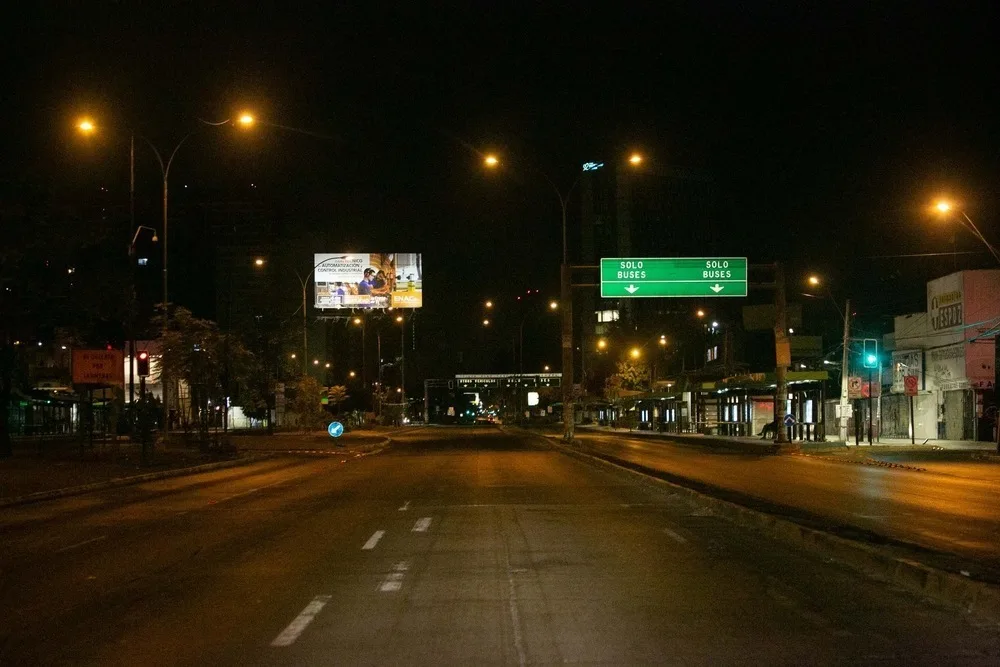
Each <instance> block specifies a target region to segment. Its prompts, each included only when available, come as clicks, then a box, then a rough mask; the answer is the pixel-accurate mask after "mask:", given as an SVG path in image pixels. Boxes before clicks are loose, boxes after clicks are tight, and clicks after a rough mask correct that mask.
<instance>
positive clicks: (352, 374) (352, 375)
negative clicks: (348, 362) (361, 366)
mask: <svg viewBox="0 0 1000 667" xmlns="http://www.w3.org/2000/svg"><path fill="white" fill-rule="evenodd" d="M348 375H349V376H351V377H355V376H357V373H355V372H354V371H351V372H350V373H348Z"/></svg>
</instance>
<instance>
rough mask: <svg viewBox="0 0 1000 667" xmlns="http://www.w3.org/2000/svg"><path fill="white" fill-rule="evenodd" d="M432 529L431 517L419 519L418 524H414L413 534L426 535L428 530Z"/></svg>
mask: <svg viewBox="0 0 1000 667" xmlns="http://www.w3.org/2000/svg"><path fill="white" fill-rule="evenodd" d="M430 527H431V518H430V517H429V516H425V517H423V518H421V519H417V522H416V523H415V524H413V530H412V531H411V532H414V533H426V532H427V529H428V528H430Z"/></svg>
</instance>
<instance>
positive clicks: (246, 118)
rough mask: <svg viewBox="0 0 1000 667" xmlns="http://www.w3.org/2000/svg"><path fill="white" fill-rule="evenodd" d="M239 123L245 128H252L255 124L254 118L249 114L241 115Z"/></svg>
mask: <svg viewBox="0 0 1000 667" xmlns="http://www.w3.org/2000/svg"><path fill="white" fill-rule="evenodd" d="M239 123H240V125H242V126H243V127H250V126H251V125H253V123H254V117H253V116H252V115H251V114H248V113H244V114H240V117H239Z"/></svg>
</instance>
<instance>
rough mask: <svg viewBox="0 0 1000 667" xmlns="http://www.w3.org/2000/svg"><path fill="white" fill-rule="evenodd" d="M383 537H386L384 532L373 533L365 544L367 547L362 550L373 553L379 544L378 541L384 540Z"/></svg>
mask: <svg viewBox="0 0 1000 667" xmlns="http://www.w3.org/2000/svg"><path fill="white" fill-rule="evenodd" d="M383 535H385V531H384V530H376V531H375V532H374V533H372V536H371V537H369V538H368V541H367V542H365V546H363V547H361V548H362V549H365V550H367V551H371V550H372V549H374V548H375V545H376V544H378V541H379V540H381V539H382V536H383Z"/></svg>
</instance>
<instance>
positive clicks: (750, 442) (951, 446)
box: [577, 425, 997, 455]
mask: <svg viewBox="0 0 1000 667" xmlns="http://www.w3.org/2000/svg"><path fill="white" fill-rule="evenodd" d="M577 428H578V429H580V430H589V431H596V432H604V433H627V434H628V435H631V436H638V437H649V438H657V439H661V440H673V441H674V442H679V443H688V444H693V445H701V446H706V447H718V448H722V449H733V450H738V451H746V452H748V453H777V452H778V451H779V450H778V449H776V447H777V446H776V445H775V444H774V443H773V442H772V441H770V440H763V439H761V438H759V437H755V438H748V437H737V436H725V435H703V434H701V433H660V432H658V431H640V430H636V429H632V430H629V429H627V428H612V427H610V426H591V425H588V426H578V427H577ZM855 449H857V450H864V451H866V452H869V451H870V452H880V451H881V452H886V451H890V452H893V451H899V452H904V451H908V452H931V451H940V450H949V451H967V452H970V453H980V454H984V455H990V454H996V453H997V450H996V445H995V444H994V443H991V442H978V441H975V440H928V441H927V442H926V443H924V442H923V441H920V440H918V441H917V443H916V444H911V443H910V440H909V439H908V438H882V439H881V440H879V441H877V442H875V443H874V444H872V445H871V446H869V445H868V443H867V442H865V441H862V442H861V444H860V445H855V444H854V440H849V441H847V442H846V443H845V442H844V441H843V440H826V441H805V440H795V441H793V442H791V443H789V444H788V445H786V446H785V447H784V448H782V450H780V451H784V450H789V451H804V452H817V453H819V452H823V453H837V452H847V451H848V450H852V451H853V450H855Z"/></svg>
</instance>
